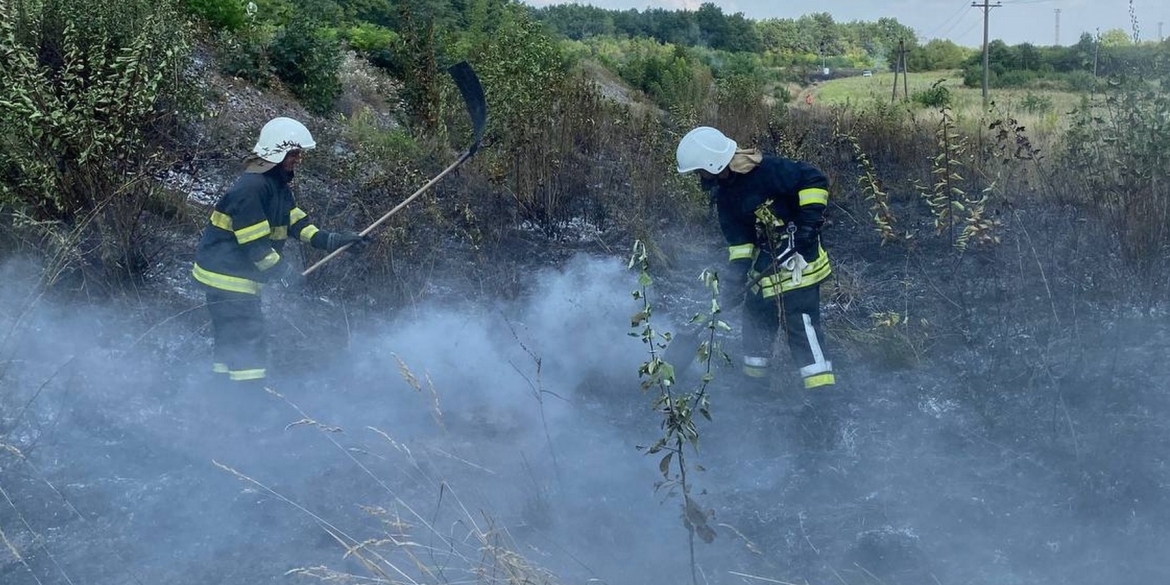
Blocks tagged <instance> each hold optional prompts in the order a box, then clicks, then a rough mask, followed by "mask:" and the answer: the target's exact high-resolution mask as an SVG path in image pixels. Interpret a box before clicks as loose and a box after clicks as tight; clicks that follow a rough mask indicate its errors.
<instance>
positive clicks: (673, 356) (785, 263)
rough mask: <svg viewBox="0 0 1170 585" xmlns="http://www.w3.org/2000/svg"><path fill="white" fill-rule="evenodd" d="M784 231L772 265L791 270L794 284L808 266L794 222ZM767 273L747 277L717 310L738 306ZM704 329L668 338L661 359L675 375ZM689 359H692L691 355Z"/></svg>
mask: <svg viewBox="0 0 1170 585" xmlns="http://www.w3.org/2000/svg"><path fill="white" fill-rule="evenodd" d="M785 233H787V234H788V237H787V238H786V242H785V246H784V250H782V251H781V252H780V254H779V255H778V256H777V257H776V259H775V260H774V262H773V266H775V267H779V268H784V269H786V270H791V271H792V277H793V278H794V279H795V280H793V282H794V283H795V284H800V279H801V278H802V276H803V273H804V267H805V266H808V263H807V262H805V261H804V257H802V256H801V255H800V254H797V253H796V243H795V242H794V241H793V240H794V237H795V234H796V224H795V223H793V222H788V225H787V226H786V227H785ZM789 266H792V267H793V268H795V267H797V266H799V270H794V269H792V268H788V267H789ZM767 274H768V271H764V272H761V273H759V274H757V275H756V276H755V277H754V278H751V279H749V280H748V282H747V284H745V285H743V287H741V288H738V289H735V291H736V294H735V296H733V297H731V298H730V299H729V300H728V302H726V303H720V307H719V310H720V311H730V310H732V309H735V308H737V307H739V306H740V305H741V304H743V302H744V301H745V300H747V296H748V295H749V294H752V289H753V288H755V286H756V285H758V284H759V283H760V281H761V280H763V278H764V276H766V275H767ZM706 331H707V327H706V326H704V327H699V328H696V329H693V330H691V331H685V332H682V333H678V334H676V335H675V336H674V337H673V339H671V340H670V344H669V345H667V346H666V352H665V353H664V354H663V356H662V359H663V360H664V361H665V362H666V363H668V364H671V365H673V366H675V372H676V375H682V373H683V372H686V370H687V369H686V368H685V367H684V366H683V365H682V360H684V359H687V355H688V354H690V353H692V352H697V349H698V348H697V345H696V344H697V342H698V340H699V336H700V335H702V334H703V333H705V332H706ZM683 352H686V353H683ZM691 359H693V357H692V358H691ZM688 363H689V362H688Z"/></svg>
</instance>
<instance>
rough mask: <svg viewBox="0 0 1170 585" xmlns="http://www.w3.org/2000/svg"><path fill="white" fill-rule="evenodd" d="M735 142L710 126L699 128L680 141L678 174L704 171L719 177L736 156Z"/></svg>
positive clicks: (677, 155) (677, 153) (677, 154)
mask: <svg viewBox="0 0 1170 585" xmlns="http://www.w3.org/2000/svg"><path fill="white" fill-rule="evenodd" d="M737 146H738V145H737V144H736V143H735V141H734V140H732V139H730V138H728V137H726V136H724V135H723V133H722V132H720V131H718V130H716V129H714V128H711V127H710V126H699V127H698V128H695V129H694V130H691V131H690V132H687V135H686V136H683V137H682V140H680V141H678V152H676V153H675V155H676V157H677V158H678V172H680V173H689V172H691V171H697V170H700V169H702V170H704V171H707V172H708V173H711V174H712V175H718V174H719V173H721V172H723V169H724V168H726V167H727V163H729V162H731V157H733V156H735V149H736V147H737Z"/></svg>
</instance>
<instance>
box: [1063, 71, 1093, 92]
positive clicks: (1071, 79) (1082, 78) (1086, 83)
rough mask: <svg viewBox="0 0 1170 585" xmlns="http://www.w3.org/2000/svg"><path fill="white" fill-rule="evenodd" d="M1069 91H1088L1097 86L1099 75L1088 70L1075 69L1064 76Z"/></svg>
mask: <svg viewBox="0 0 1170 585" xmlns="http://www.w3.org/2000/svg"><path fill="white" fill-rule="evenodd" d="M1064 79H1065V84H1066V85H1067V86H1068V89H1069V91H1078V92H1088V91H1093V90H1095V89H1096V88H1097V77H1096V76H1094V75H1093V74H1092V73H1089V72H1088V71H1073V72H1071V73H1067V74H1065V76H1064Z"/></svg>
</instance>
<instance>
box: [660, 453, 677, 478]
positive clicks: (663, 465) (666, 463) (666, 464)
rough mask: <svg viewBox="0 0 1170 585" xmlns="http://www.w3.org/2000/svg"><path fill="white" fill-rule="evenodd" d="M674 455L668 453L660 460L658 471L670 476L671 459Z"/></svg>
mask: <svg viewBox="0 0 1170 585" xmlns="http://www.w3.org/2000/svg"><path fill="white" fill-rule="evenodd" d="M673 457H674V453H667V454H666V456H665V457H663V458H662V460H661V461H659V462H658V471H660V472H661V473H662V477H670V460H671V459H672V458H673Z"/></svg>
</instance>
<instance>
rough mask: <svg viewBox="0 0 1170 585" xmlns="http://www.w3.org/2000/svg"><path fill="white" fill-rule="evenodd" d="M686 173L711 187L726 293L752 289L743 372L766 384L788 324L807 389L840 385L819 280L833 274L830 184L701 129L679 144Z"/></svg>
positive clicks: (805, 167)
mask: <svg viewBox="0 0 1170 585" xmlns="http://www.w3.org/2000/svg"><path fill="white" fill-rule="evenodd" d="M676 155H677V159H678V172H679V173H696V174H698V175H699V177H700V180H701V182H702V184H703V186H704V188H707V189H710V190H711V193H712V197H713V199H714V202H715V206H716V209H717V211H718V215H719V225H720V228H722V231H723V235H724V237H725V238H726V240H727V246H728V247H727V249H728V258H729V260H730V263H731V271H730V278H727V279H725V284H724V287H723V290H724V291H732V292H736V291H740V290H744V289H745V287H747V286H748V285H750V289H749V290H750V292H749V293H748V295H747V298H746V299H745V300H744V315H743V321H744V325H743V354H744V355H743V373H744V374H745V375H746V376H749V377H751V378H760V379H766V378H767V376H768V371H769V365H770V364H769V361H770V358H771V355H772V350H771V348H772V342H773V340H774V338H775V336H776V334H777V332H778V330H779V326H780V323H781V321H783V323H784V329H785V333H786V335H787V338H788V347H789V349H790V351H791V352H792V357H793V358H794V359H795V360H796V362H797V363H798V364H799V365H800V366H801V368H800V375H801V377H802V378H803V380H804V387H805V388H809V389H811V388H818V387H823V386H829V385H832V384H834V383H835V382H836V379H835V378H834V375H833V364H832V362H830V361H829V360H828V358H827V357H826V356H825V348H824V335H823V333H822V330H821V312H820V289H821V287H820V283H821V281H823V280H825V278H827V277H828V276H829V274H830V267H829V257H828V255H827V254H826V253H825V250H824V248H822V247H821V241H820V229H821V225H822V224H823V223H824V212H825V207H826V205H827V204H828V198H829V191H828V185H829V183H828V180H827V179H826V178H825V176H824V175H823V174H822V173H821V172H820V171H819V170H817V169H816V168H814V167H813V166H812V165H810V164H808V163H805V162H801V161H795V160H789V159H786V158H781V157H777V156H771V155H764V154H761V153H760V151H759V150H756V149H740V148H738V145H737V144H736V143H735V141H734V140H732V139H730V138H728V137H727V136H724V135H723V133H722V132H720V131H719V130H716V129H715V128H710V127H707V126H701V127H698V128H695V129H694V130H691V131H690V132H689V133H687V135H686V136H684V137H683V138H682V140H681V141H679V144H678V151H677V153H676Z"/></svg>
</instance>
